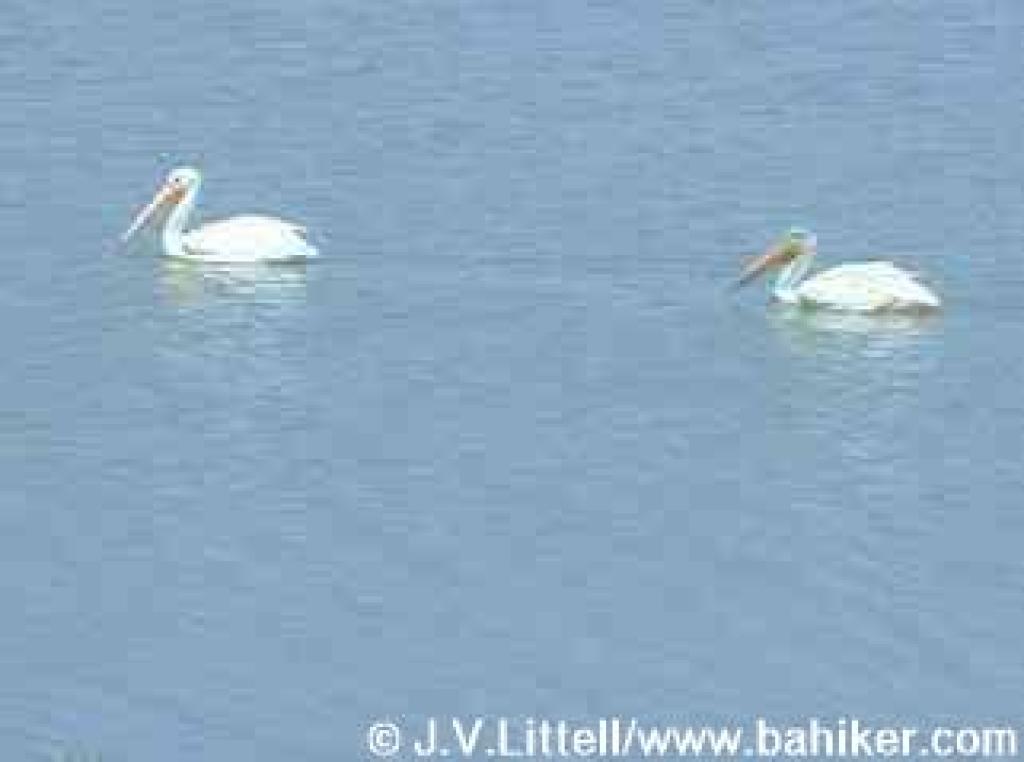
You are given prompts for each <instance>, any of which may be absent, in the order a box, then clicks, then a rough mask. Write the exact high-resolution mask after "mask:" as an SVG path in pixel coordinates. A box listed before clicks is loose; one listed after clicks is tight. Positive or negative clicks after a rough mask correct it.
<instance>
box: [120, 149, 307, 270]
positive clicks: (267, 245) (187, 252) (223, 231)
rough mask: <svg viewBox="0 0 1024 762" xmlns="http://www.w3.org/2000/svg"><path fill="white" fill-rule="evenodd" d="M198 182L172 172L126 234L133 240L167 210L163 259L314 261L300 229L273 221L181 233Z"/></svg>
mask: <svg viewBox="0 0 1024 762" xmlns="http://www.w3.org/2000/svg"><path fill="white" fill-rule="evenodd" d="M200 183H201V176H200V174H199V172H198V170H195V169H191V168H188V167H185V168H182V169H176V170H174V171H173V172H172V173H171V175H170V177H169V178H168V181H167V184H166V185H165V186H164V188H163V189H162V190H161V191H160V193H158V194H157V197H156V199H154V201H153V202H152V203H151V204H150V206H149V207H147V208H146V209H145V210H143V212H142V213H141V214H140V215H139V217H138V218H137V219H136V221H135V222H134V223H133V224H132V226H131V228H129V230H128V232H127V233H126V234H125V238H127V237H129V236H131V235H132V234H133V233H134V232H135V230H137V229H138V228H139V227H140V226H141V225H143V224H145V222H146V221H147V219H149V217H150V216H151V215H152V214H153V213H154V210H155V209H156V208H158V207H160V206H168V205H171V208H170V212H169V213H168V214H167V218H166V220H165V221H164V226H163V230H162V231H161V236H160V238H161V242H162V243H163V250H164V254H165V255H166V256H169V257H177V258H180V259H189V260H193V261H200V262H216V263H224V264H231V263H245V262H295V261H301V260H306V259H310V258H311V257H315V256H316V255H317V250H316V248H315V247H314V246H313V245H312V244H310V243H309V242H308V241H307V240H306V239H305V237H304V233H305V229H304V228H303V227H302V226H301V225H296V224H295V223H292V222H288V221H286V220H281V219H278V218H276V217H265V216H260V215H244V216H240V217H230V218H228V219H226V220H219V221H217V222H210V223H207V224H206V225H202V226H200V227H198V228H195V229H194V230H190V231H187V232H186V230H185V227H186V225H187V224H188V219H189V217H190V216H191V214H192V210H193V209H194V208H195V202H196V196H197V195H198V193H199V186H200Z"/></svg>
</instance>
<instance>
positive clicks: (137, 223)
mask: <svg viewBox="0 0 1024 762" xmlns="http://www.w3.org/2000/svg"><path fill="white" fill-rule="evenodd" d="M201 181H202V176H201V175H200V174H199V170H198V169H193V168H192V167H178V168H177V169H173V170H171V172H170V174H168V175H167V179H166V180H164V184H163V185H162V186H161V187H160V190H158V191H157V192H156V195H155V196H153V200H152V201H150V202H149V203H148V204H147V205H146V207H145V208H144V209H143V210H142V211H141V212H139V214H138V215H137V216H136V217H135V219H134V220H133V221H132V224H131V225H130V226H129V227H128V229H127V230H126V231H125V232H124V234H123V235H122V236H121V240H122V241H127V240H128V239H129V238H131V237H132V236H133V235H135V233H136V232H138V230H139V229H140V228H141V227H143V226H144V225H145V224H146V223H148V222H149V221H150V220H151V219H153V217H155V216H156V214H157V213H158V212H164V213H166V212H169V211H171V210H172V209H174V208H175V207H176V206H178V205H179V204H180V203H181V202H182V201H183V200H184V199H186V198H194V197H195V194H196V192H197V191H198V190H199V183H200V182H201Z"/></svg>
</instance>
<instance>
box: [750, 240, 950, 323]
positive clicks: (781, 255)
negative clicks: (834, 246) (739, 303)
mask: <svg viewBox="0 0 1024 762" xmlns="http://www.w3.org/2000/svg"><path fill="white" fill-rule="evenodd" d="M817 253H818V238H817V236H815V235H814V233H812V232H811V231H809V230H805V229H803V228H790V229H789V231H788V232H787V233H786V235H785V236H784V237H783V238H782V240H781V241H779V242H778V243H776V244H774V245H773V246H771V247H769V248H768V250H767V251H765V252H764V253H763V254H762V255H761V256H759V257H757V258H755V259H754V260H753V261H751V262H750V263H749V264H748V265H747V266H746V268H745V269H744V270H743V272H742V274H741V275H740V278H739V281H738V285H741V286H742V285H745V284H747V283H749V282H750V281H752V280H754V279H755V278H757V277H758V276H759V275H761V274H762V273H765V272H767V271H769V270H776V271H778V275H777V276H776V278H775V283H774V284H773V285H772V296H774V297H775V299H777V300H778V301H780V302H782V303H784V304H793V305H798V306H801V307H818V308H822V309H831V310H840V311H845V312H915V311H916V312H924V311H930V310H936V309H938V308H939V307H940V306H941V304H942V302H941V300H940V299H939V297H938V296H936V295H935V293H934V292H933V291H932V290H931V289H929V288H928V287H927V286H925V285H923V284H922V283H920V282H919V281H918V280H917V276H916V275H915V274H914V273H910V272H907V271H906V270H902V269H900V268H899V267H897V266H896V265H894V264H893V263H892V262H880V261H878V262H853V263H848V264H843V265H837V266H836V267H832V268H830V269H828V270H824V271H822V272H820V273H817V274H816V275H814V276H812V277H810V278H807V279H806V280H805V279H804V278H805V276H806V275H807V272H808V270H810V268H811V263H812V262H813V261H814V257H815V255H816V254H817Z"/></svg>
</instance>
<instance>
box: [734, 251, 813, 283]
mask: <svg viewBox="0 0 1024 762" xmlns="http://www.w3.org/2000/svg"><path fill="white" fill-rule="evenodd" d="M799 253H800V247H799V246H794V245H792V244H789V243H784V244H778V245H776V246H772V247H771V248H770V249H768V250H767V251H766V252H765V253H764V254H761V255H760V256H758V257H755V258H754V259H753V260H752V261H751V262H750V263H749V264H748V265H747V266H746V267H744V268H743V272H742V273H740V277H739V280H738V281H737V282H736V285H738V286H744V285H746V284H747V283H750V281H752V280H753V279H754V278H756V277H757V276H758V275H760V274H761V273H763V272H764V271H765V270H769V269H771V268H773V267H781V266H782V265H784V264H786V263H787V262H790V261H792V260H793V258H794V257H796V255H797V254H799Z"/></svg>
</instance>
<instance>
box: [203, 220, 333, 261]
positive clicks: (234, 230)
mask: <svg viewBox="0 0 1024 762" xmlns="http://www.w3.org/2000/svg"><path fill="white" fill-rule="evenodd" d="M304 234H305V228H303V227H302V226H301V225H296V224H295V223H292V222H288V221H286V220H280V219H277V218H276V217H262V216H257V215H247V216H243V217H232V218H230V219H226V220H219V221H217V222H211V223H208V224H206V225H203V226H202V227H199V228H196V229H195V230H193V231H191V232H190V233H188V234H186V235H185V238H184V240H183V244H184V246H185V250H186V251H187V252H188V253H189V254H190V255H192V256H195V257H198V258H202V259H206V260H211V261H223V262H233V261H246V262H251V261H253V260H265V261H266V260H288V259H305V258H308V257H311V256H315V255H316V253H317V252H316V249H315V248H314V247H313V246H312V245H311V244H310V243H309V242H308V241H307V240H306V239H305V238H304Z"/></svg>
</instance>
